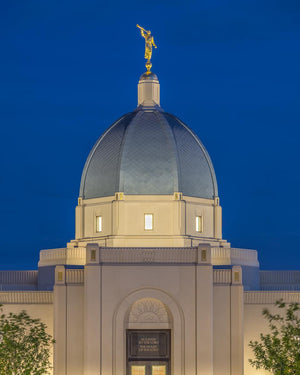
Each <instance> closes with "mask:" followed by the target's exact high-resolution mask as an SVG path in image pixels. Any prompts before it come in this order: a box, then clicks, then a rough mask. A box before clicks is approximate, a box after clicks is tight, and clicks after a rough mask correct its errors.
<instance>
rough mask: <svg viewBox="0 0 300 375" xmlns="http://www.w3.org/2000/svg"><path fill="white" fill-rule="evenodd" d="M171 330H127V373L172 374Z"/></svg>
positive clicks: (129, 374) (143, 374)
mask: <svg viewBox="0 0 300 375" xmlns="http://www.w3.org/2000/svg"><path fill="white" fill-rule="evenodd" d="M170 333H171V332H170V330H127V334H126V336H127V340H126V343H127V350H126V352H127V375H170V374H171V371H170V359H171V358H170V352H171V351H170V344H171V340H170V338H171V335H170Z"/></svg>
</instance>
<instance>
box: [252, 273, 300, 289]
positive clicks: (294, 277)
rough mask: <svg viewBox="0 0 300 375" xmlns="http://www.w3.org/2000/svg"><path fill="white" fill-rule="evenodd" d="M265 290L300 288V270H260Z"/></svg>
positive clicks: (262, 287)
mask: <svg viewBox="0 0 300 375" xmlns="http://www.w3.org/2000/svg"><path fill="white" fill-rule="evenodd" d="M259 276H260V285H261V289H263V290H300V271H260V273H259Z"/></svg>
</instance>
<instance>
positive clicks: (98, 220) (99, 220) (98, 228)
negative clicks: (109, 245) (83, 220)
mask: <svg viewBox="0 0 300 375" xmlns="http://www.w3.org/2000/svg"><path fill="white" fill-rule="evenodd" d="M96 232H102V216H97V217H96Z"/></svg>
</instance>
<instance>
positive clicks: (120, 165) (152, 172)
mask: <svg viewBox="0 0 300 375" xmlns="http://www.w3.org/2000/svg"><path fill="white" fill-rule="evenodd" d="M116 192H124V194H128V195H143V194H145V195H151V194H152V195H164V194H173V193H174V192H182V193H183V195H186V196H191V197H199V198H209V199H213V198H214V197H215V196H218V188H217V181H216V176H215V172H214V168H213V165H212V162H211V160H210V157H209V155H208V153H207V151H206V150H205V148H204V146H203V144H202V143H201V142H200V140H199V139H198V137H197V136H196V135H195V134H194V133H193V132H192V131H191V130H190V129H189V128H188V127H187V126H186V125H185V124H184V123H182V122H181V121H180V120H179V119H178V118H177V117H175V116H173V115H170V114H168V113H166V112H163V111H162V110H161V109H159V108H152V109H149V108H148V109H147V108H143V107H138V109H137V110H136V111H134V112H131V113H128V114H126V115H124V116H123V117H121V118H120V119H119V120H118V121H116V122H115V123H114V124H113V125H112V126H111V127H110V128H109V129H108V130H107V131H106V132H105V133H104V134H103V135H102V136H101V137H100V138H99V139H98V141H97V142H96V144H95V145H94V147H93V149H92V151H91V152H90V154H89V156H88V158H87V161H86V163H85V167H84V169H83V173H82V177H81V184H80V196H81V197H82V198H84V199H90V198H100V197H106V196H112V195H114V194H115V193H116Z"/></svg>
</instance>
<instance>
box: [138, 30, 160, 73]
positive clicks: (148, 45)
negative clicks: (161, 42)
mask: <svg viewBox="0 0 300 375" xmlns="http://www.w3.org/2000/svg"><path fill="white" fill-rule="evenodd" d="M136 26H137V27H138V28H139V29H140V30H141V35H142V37H143V38H145V59H146V60H147V62H146V68H147V70H148V72H150V69H151V67H152V64H151V62H150V60H151V57H152V46H153V47H154V48H157V46H156V44H155V43H154V38H153V36H152V35H151V31H150V30H145V29H144V28H143V27H141V26H140V25H136Z"/></svg>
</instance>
